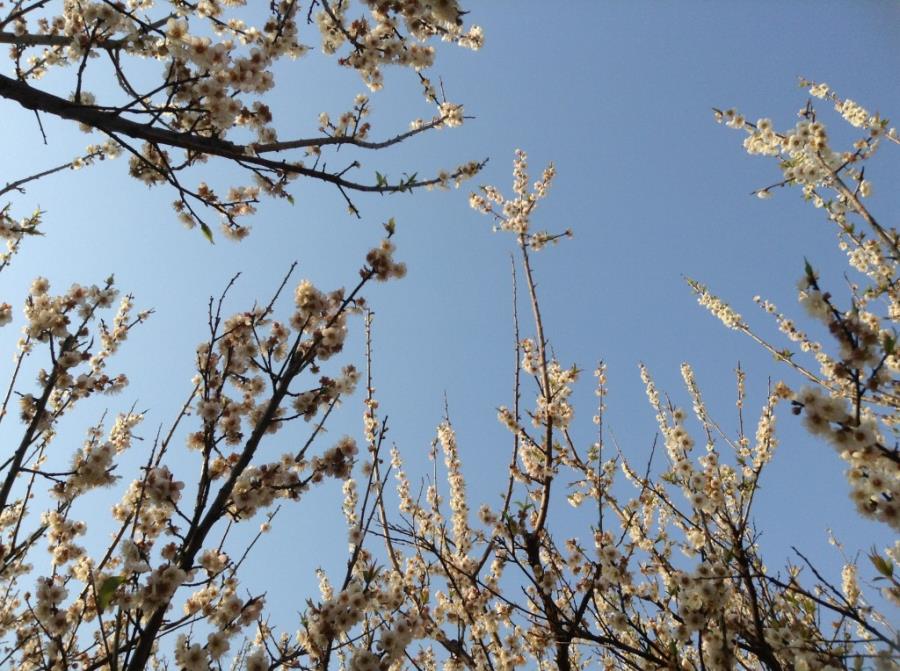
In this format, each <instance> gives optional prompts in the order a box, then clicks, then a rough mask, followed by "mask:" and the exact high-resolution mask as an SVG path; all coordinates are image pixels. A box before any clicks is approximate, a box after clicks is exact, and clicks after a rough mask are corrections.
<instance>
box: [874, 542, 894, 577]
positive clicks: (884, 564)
mask: <svg viewBox="0 0 900 671" xmlns="http://www.w3.org/2000/svg"><path fill="white" fill-rule="evenodd" d="M869 561H870V562H872V565H873V566H874V567H875V570H876V571H878V572H879V573H880V574H881V575H883V576H884V577H885V578H890V577H892V576H893V575H894V565H893V563H891V562H889V561H888V560H887V559H885V558H884V557H882V556H881V555H880V554H878V553H877V552H875V550H874V549H873V550H872V552H870V553H869Z"/></svg>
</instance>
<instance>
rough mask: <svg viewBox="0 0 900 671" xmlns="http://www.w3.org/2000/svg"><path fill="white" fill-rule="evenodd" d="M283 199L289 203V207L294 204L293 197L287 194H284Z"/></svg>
mask: <svg viewBox="0 0 900 671" xmlns="http://www.w3.org/2000/svg"><path fill="white" fill-rule="evenodd" d="M284 199H285V200H286V201H287V202H289V203H290V204H291V205H293V204H294V197H293V196H292V195H291V194H289V193H286V194H284Z"/></svg>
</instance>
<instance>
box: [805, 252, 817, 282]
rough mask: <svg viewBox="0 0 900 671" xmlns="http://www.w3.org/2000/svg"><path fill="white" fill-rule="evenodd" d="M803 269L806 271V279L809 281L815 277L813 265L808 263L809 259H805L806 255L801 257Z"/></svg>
mask: <svg viewBox="0 0 900 671" xmlns="http://www.w3.org/2000/svg"><path fill="white" fill-rule="evenodd" d="M803 269H804V270H805V271H806V279H808V280H809V281H810V282H812V281H813V280H815V279H816V273H815V271H814V270H813V267H812V266H811V265H809V261H807V260H806V257H804V258H803Z"/></svg>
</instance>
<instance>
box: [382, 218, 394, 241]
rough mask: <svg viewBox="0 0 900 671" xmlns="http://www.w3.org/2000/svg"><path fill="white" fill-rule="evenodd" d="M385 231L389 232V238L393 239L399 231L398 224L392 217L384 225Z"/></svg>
mask: <svg viewBox="0 0 900 671" xmlns="http://www.w3.org/2000/svg"><path fill="white" fill-rule="evenodd" d="M384 230H386V231H387V234H388V237H391V236H392V235H393V234H394V233H396V231H397V222H396V221H394V218H393V217H391V218H390V219H388V220H387V223H386V224H385V225H384Z"/></svg>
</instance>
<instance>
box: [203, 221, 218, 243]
mask: <svg viewBox="0 0 900 671" xmlns="http://www.w3.org/2000/svg"><path fill="white" fill-rule="evenodd" d="M200 230H201V231H203V237H205V238H206V239H207V240H209V243H210V244H211V245H214V244H216V243H215V241H214V240H213V232H212V229H211V228H210V227H209V226H207V225H206V224H204V223H203V222H202V221H201V222H200Z"/></svg>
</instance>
